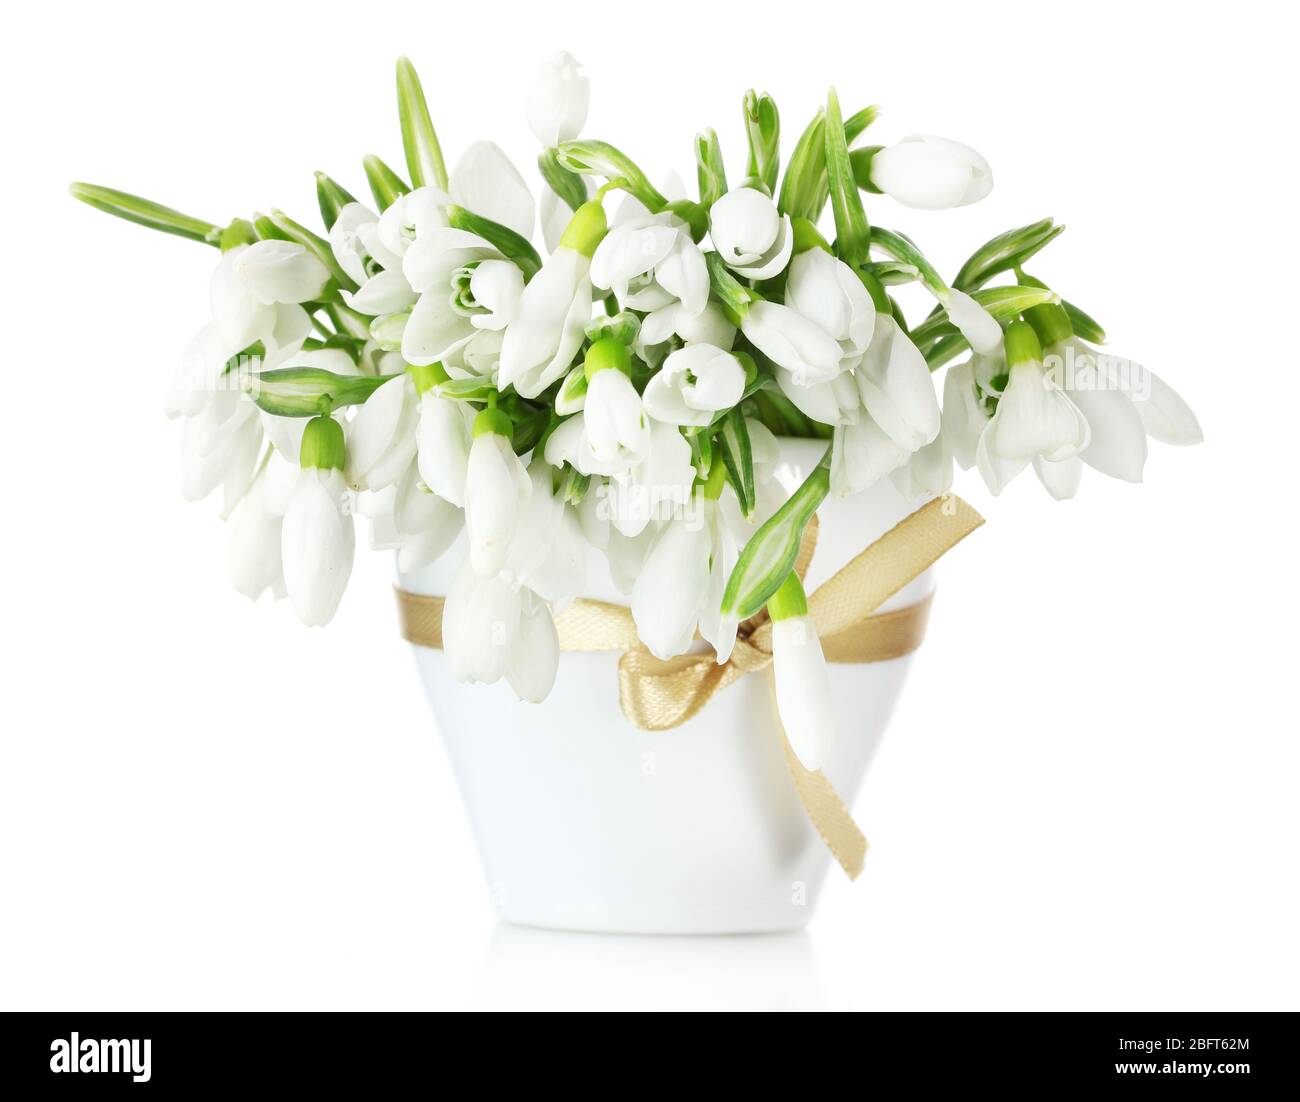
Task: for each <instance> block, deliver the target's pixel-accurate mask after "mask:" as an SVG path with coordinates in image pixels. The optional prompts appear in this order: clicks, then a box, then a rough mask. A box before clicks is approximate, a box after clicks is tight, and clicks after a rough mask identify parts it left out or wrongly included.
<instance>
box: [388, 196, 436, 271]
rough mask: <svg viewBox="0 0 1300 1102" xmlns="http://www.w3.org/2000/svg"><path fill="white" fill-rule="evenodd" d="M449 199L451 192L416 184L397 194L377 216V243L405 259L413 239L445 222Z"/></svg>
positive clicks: (390, 252)
mask: <svg viewBox="0 0 1300 1102" xmlns="http://www.w3.org/2000/svg"><path fill="white" fill-rule="evenodd" d="M450 202H451V196H450V195H448V194H447V193H446V192H445V191H443V190H442V189H441V188H436V187H418V188H415V189H414V190H413V191H408V192H407V193H406V194H405V195H399V196H398V197H397V199H396V200H395V201H394V202H393V204H392V205H391V206H390V207H389V208H388V209H387V210H386V211H384V213H383V214H381V215H380V216H379V228H378V239H379V243H380V244H381V245H382V246H383V248H384V249H386V250H387V251H388V253H389V254H391V255H392V256H395V257H399V258H403V259H405V256H406V251H407V250H408V249H409V248H410V247H411V245H412V243H413V242H415V241H417V240H419V239H420V238H421V237H423V236H424V235H425V234H426V233H429V232H430V231H432V230H435V229H440V228H442V227H445V226H446V225H447V205H448V204H449V203H450ZM385 267H388V265H385Z"/></svg>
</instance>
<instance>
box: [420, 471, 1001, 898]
mask: <svg viewBox="0 0 1300 1102" xmlns="http://www.w3.org/2000/svg"><path fill="white" fill-rule="evenodd" d="M983 523H984V519H983V518H982V517H981V516H980V515H979V513H977V512H976V511H975V510H974V509H972V508H971V507H970V506H969V505H967V504H966V502H964V501H962V500H961V498H959V497H956V496H954V495H951V494H950V495H947V496H945V497H942V498H936V499H935V500H933V501H930V502H928V503H927V504H925V505H923V506H922V507H921V508H920V509H918V510H916V512H914V513H912V514H911V515H910V516H907V517H905V518H904V519H903V520H901V521H900V522H899V523H898V524H896V525H895V526H894V527H893V528H891V529H890V530H889V531H888V532H886V533H885V534H884V535H883V536H881V537H880V538H879V539H878V540H876V541H875V542H874V543H872V544H871V545H870V546H869V547H867V548H866V549H865V550H864V551H862V552H860V553H859V554H858V555H857V556H856V557H855V558H853V559H852V560H851V561H850V562H849V563H848V564H847V565H846V566H844V567H843V568H842V569H841V570H840V571H839V572H838V573H836V574H835V575H834V576H833V577H832V578H830V579H829V580H828V581H826V582H824V583H823V584H822V585H821V586H819V587H818V589H817V590H816V591H815V592H814V593H812V594H811V595H810V596H809V597H808V615H809V617H810V618H811V619H812V622H813V624H814V625H815V626H816V628H817V634H818V636H819V638H820V639H821V643H822V649H823V651H824V652H825V654H826V659H827V661H830V662H883V661H886V660H888V659H890V658H900V657H902V656H903V655H905V654H911V653H912V651H914V650H916V648H917V647H919V646H920V645H921V640H922V638H923V637H924V635H925V624H926V620H927V618H928V617H929V613H930V598H929V597H926V598H925V599H924V600H922V601H919V602H917V603H916V604H914V605H908V606H907V607H906V608H900V609H896V610H894V611H892V612H882V613H876V612H875V610H876V609H877V608H878V607H879V606H880V605H881V604H883V603H884V602H885V601H886V600H888V599H889V598H890V597H892V596H893V595H894V594H895V593H897V592H898V591H899V590H900V589H902V588H903V586H905V585H907V583H908V582H910V581H912V580H913V579H914V578H916V577H918V576H919V575H920V574H922V573H923V572H924V571H925V570H927V569H928V568H929V567H930V566H932V565H934V563H936V562H937V561H938V560H939V559H940V558H942V557H943V555H944V553H945V552H947V551H949V550H951V549H952V548H953V547H955V546H956V545H957V544H958V543H960V542H961V541H962V540H963V539H965V538H966V536H968V535H970V533H971V532H973V531H975V529H976V528H978V527H979V526H980V525H981V524H983ZM816 541H817V526H816V518H814V520H813V523H811V524H810V525H809V526H808V530H807V532H806V533H805V535H804V542H803V546H802V547H801V548H800V551H799V558H798V561H797V562H796V564H795V569H796V570H797V571H798V572H799V576H800V577H803V575H804V573H805V571H806V570H807V568H808V564H809V563H810V562H811V561H812V556H813V551H814V549H815V547H816ZM397 599H398V613H399V616H400V618H401V624H402V635H403V636H404V637H405V638H406V639H407V640H408V641H409V642H412V643H416V644H419V645H420V646H425V647H436V648H441V647H442V610H443V605H444V603H445V599H444V598H442V597H427V596H423V595H421V594H417V593H408V592H407V591H406V590H402V589H399V590H398V591H397ZM555 626H556V630H557V632H558V633H559V638H560V650H562V651H621V652H622V656H621V657H620V658H619V661H618V681H619V703H620V705H621V706H622V708H623V714H624V715H626V716H627V718H628V719H629V720H631V722H633V723H634V724H636V725H637V726H638V727H640V728H642V729H643V730H647V731H665V730H668V729H669V728H671V727H677V726H679V725H680V724H682V723H685V722H686V721H687V720H688V719H690V718H691V717H692V716H694V715H695V714H696V713H697V712H699V710H700V709H701V708H703V707H704V705H705V704H707V703H708V702H709V700H710V698H711V697H712V696H713V694H714V693H716V692H718V690H720V689H724V688H726V687H727V686H728V685H730V684H731V683H732V682H733V681H736V680H737V679H739V678H740V677H743V676H744V675H745V674H747V673H754V672H757V671H759V670H764V669H766V668H767V667H769V666H770V665H771V664H772V624H771V621H770V620H769V619H768V617H767V613H766V612H760V613H759V614H758V615H757V616H754V617H753V618H751V619H749V620H747V621H745V623H743V624H741V626H740V630H739V632H738V634H737V638H736V645H735V648H734V649H733V650H732V653H731V657H730V658H729V659H728V660H727V661H726V662H722V663H719V662H718V660H717V655H716V654H714V653H713V652H712V651H711V650H710V651H706V652H704V653H700V654H682V655H678V656H677V657H676V658H670V659H668V660H666V661H665V660H663V659H659V658H656V657H655V656H654V655H653V654H651V653H650V652H649V651H648V650H646V648H645V646H644V645H643V644H642V642H641V640H640V639H639V638H638V637H637V633H636V624H635V623H634V622H633V620H632V613H631V612H630V611H629V610H628V609H627V608H625V607H623V606H622V605H613V604H608V603H606V602H604V601H587V600H579V601H575V602H574V603H573V604H572V605H570V606H569V607H568V608H567V609H565V611H564V612H562V613H560V615H559V616H557V617H556V620H555ZM768 681H769V686H770V684H771V678H770V676H769V678H768ZM772 714H773V716H774V718H775V720H776V725H777V730H778V731H779V732H780V735H781V741H782V744H783V745H784V747H785V758H786V763H787V765H788V766H789V767H790V774H791V776H792V777H793V778H794V783H795V788H796V789H797V790H798V793H799V799H800V801H801V802H802V803H803V806H804V810H805V811H806V812H807V813H808V817H809V819H811V820H812V823H813V826H815V827H816V828H817V832H818V834H820V835H821V837H822V840H823V841H824V842H825V843H826V845H827V846H828V847H829V848H830V851H831V853H832V854H834V856H835V859H836V860H837V861H838V862H839V863H840V865H841V866H842V867H843V869H844V871H845V872H846V873H848V875H849V877H850V879H853V878H856V877H857V875H858V874H859V873H860V872H861V871H862V862H863V858H864V857H865V856H866V851H867V840H866V838H865V837H864V836H863V834H862V831H860V830H859V829H858V826H857V824H856V823H855V822H854V821H853V817H852V816H851V815H850V814H849V812H848V809H847V808H846V807H845V806H844V802H843V801H842V800H841V799H840V798H839V796H838V795H837V794H836V792H835V789H834V788H833V787H832V786H831V783H830V781H828V780H827V779H826V777H825V775H824V774H823V773H822V772H821V771H820V770H816V771H811V770H808V769H805V768H804V767H803V766H802V765H801V764H800V762H799V759H798V758H796V757H795V756H794V752H793V751H792V750H791V749H790V743H789V741H788V740H787V739H786V737H785V729H784V728H783V727H782V726H781V717H780V715H779V714H778V713H777V710H776V705H775V699H774V700H773V707H772Z"/></svg>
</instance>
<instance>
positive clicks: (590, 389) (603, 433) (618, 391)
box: [582, 368, 650, 473]
mask: <svg viewBox="0 0 1300 1102" xmlns="http://www.w3.org/2000/svg"><path fill="white" fill-rule="evenodd" d="M582 417H583V425H584V428H585V430H586V436H587V444H588V446H589V447H590V449H591V454H592V457H593V458H594V460H595V461H596V463H597V464H598V465H599V466H600V467H602V468H607V471H606V473H612V472H613V471H614V470H625V469H626V468H628V467H630V466H633V465H634V464H636V463H639V462H640V461H641V460H642V459H643V458H644V457H645V455H646V453H647V452H648V451H649V450H650V424H649V422H648V421H647V420H646V417H645V412H644V410H643V409H642V408H641V396H640V395H639V394H637V392H636V388H635V387H634V386H633V385H632V380H631V379H629V378H628V377H627V376H626V375H624V374H623V372H622V371H619V370H618V369H617V368H606V369H605V370H603V371H597V372H596V373H595V375H594V376H592V378H591V380H590V381H589V382H588V383H587V399H586V402H585V404H584V406H583V411H582Z"/></svg>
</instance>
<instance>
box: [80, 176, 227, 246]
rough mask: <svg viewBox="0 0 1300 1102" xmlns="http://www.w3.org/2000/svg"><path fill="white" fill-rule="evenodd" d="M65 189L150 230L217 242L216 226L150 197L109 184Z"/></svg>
mask: <svg viewBox="0 0 1300 1102" xmlns="http://www.w3.org/2000/svg"><path fill="white" fill-rule="evenodd" d="M68 191H69V193H70V194H71V195H72V197H73V198H74V199H80V200H81V201H82V202H83V203H86V204H88V205H89V206H92V207H94V208H95V209H96V210H102V211H103V212H104V213H105V214H111V215H113V216H114V217H116V218H124V219H126V221H128V222H134V223H135V224H136V225H137V226H148V227H149V229H151V230H158V231H159V232H160V233H170V234H175V235H176V236H177V237H186V238H189V240H191V241H201V242H203V244H205V245H220V244H221V227H220V226H214V225H213V224H212V223H211V222H205V221H203V219H201V218H191V217H190V216H189V215H188V214H182V213H181V212H180V211H178V210H172V208H171V207H164V206H163V205H162V204H161V203H155V202H153V201H152V200H150V199H142V198H140V196H138V195H131V194H130V193H129V192H125V191H117V190H116V189H114V188H111V187H100V185H99V184H83V183H74V184H69V185H68Z"/></svg>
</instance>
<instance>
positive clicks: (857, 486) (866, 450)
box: [831, 416, 912, 497]
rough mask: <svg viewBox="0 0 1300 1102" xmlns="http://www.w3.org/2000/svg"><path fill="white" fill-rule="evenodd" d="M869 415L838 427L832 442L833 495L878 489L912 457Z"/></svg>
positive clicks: (843, 495) (847, 494)
mask: <svg viewBox="0 0 1300 1102" xmlns="http://www.w3.org/2000/svg"><path fill="white" fill-rule="evenodd" d="M911 454H912V453H911V451H910V450H909V449H907V448H902V447H899V445H898V444H896V443H895V442H894V441H893V440H891V439H890V438H889V436H888V435H886V433H885V432H884V430H883V429H882V428H881V427H880V426H879V425H878V424H876V422H875V421H874V420H873V419H872V418H871V417H869V416H860V417H858V419H857V420H856V421H853V422H850V423H848V424H843V425H836V426H835V435H834V437H832V440H831V493H833V494H834V495H835V496H836V497H848V496H850V495H852V494H857V493H861V492H862V491H863V490H865V489H868V488H869V487H871V486H874V485H875V484H876V483H877V482H879V481H880V480H881V479H882V478H884V477H885V475H887V474H889V473H890V472H891V471H895V470H897V469H898V468H899V467H901V466H903V464H904V463H906V462H907V461H908V459H909V458H911Z"/></svg>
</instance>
